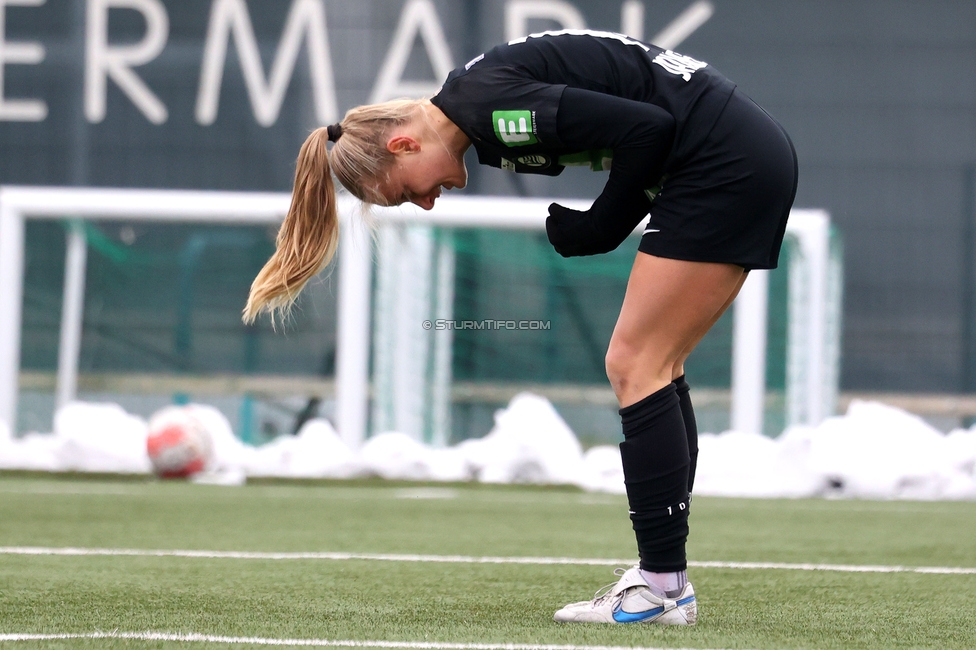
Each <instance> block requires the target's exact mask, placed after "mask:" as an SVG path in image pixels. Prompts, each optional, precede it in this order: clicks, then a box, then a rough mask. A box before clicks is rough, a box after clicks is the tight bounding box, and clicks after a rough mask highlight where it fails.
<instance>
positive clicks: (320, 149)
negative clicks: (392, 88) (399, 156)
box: [243, 99, 422, 323]
mask: <svg viewBox="0 0 976 650" xmlns="http://www.w3.org/2000/svg"><path fill="white" fill-rule="evenodd" d="M421 102H422V100H413V99H400V100H394V101H391V102H385V103H383V104H372V105H369V106H360V107H358V108H353V109H351V110H349V111H348V112H347V113H346V116H345V117H344V118H343V119H342V122H341V126H342V135H341V137H339V138H338V139H337V140H336V142H335V144H334V145H333V146H332V151H331V153H330V152H329V151H328V149H327V148H326V143H327V142H328V139H329V136H328V132H327V130H326V128H325V127H321V128H318V129H315V130H314V131H312V133H311V134H310V135H309V136H308V138H307V139H306V140H305V143H304V144H303V145H302V148H301V151H300V152H299V153H298V162H297V164H296V166H295V187H294V189H293V190H292V195H291V206H290V207H289V208H288V214H287V215H286V216H285V220H284V222H283V223H282V224H281V228H280V229H279V230H278V237H277V240H276V241H275V252H274V254H272V256H271V258H270V259H269V260H268V261H267V263H265V265H264V267H263V268H262V269H261V271H260V272H259V273H258V275H257V277H256V278H254V282H253V283H251V292H250V295H249V296H248V299H247V305H246V306H245V307H244V316H243V319H244V322H245V323H253V322H254V320H255V319H256V318H257V317H258V315H259V314H260V313H261V312H263V311H266V312H269V313H270V314H271V318H272V322H274V317H275V314H276V313H277V314H278V315H279V316H280V317H282V318H286V317H287V316H288V313H289V311H290V310H291V307H292V305H293V304H294V303H295V300H296V299H297V298H298V294H299V293H301V291H302V289H303V288H304V287H305V284H306V283H307V282H308V281H309V280H311V279H312V278H313V277H314V276H315V275H316V274H318V273H319V271H321V270H322V269H324V268H325V267H326V266H328V264H329V262H330V261H332V257H333V256H334V255H335V251H336V247H337V246H338V244H339V214H338V211H337V209H336V190H335V184H334V183H333V181H332V175H333V174H335V177H336V178H337V179H339V182H340V183H342V185H343V187H345V188H346V189H347V190H348V191H349V193H350V194H352V195H353V196H355V197H356V198H358V199H360V200H361V201H363V202H364V203H370V204H383V203H385V199H384V197H383V196H382V195H381V194H380V192H379V188H378V187H377V181H378V180H379V179H380V177H381V176H382V175H383V174H386V173H387V172H388V171H389V169H390V167H391V165H392V163H393V154H392V153H390V152H389V151H388V150H387V148H386V140H387V138H388V136H389V133H390V131H391V130H393V129H394V128H395V127H397V126H401V125H403V124H405V123H407V122H409V121H410V120H411V119H412V118H413V117H414V116H415V115H416V114H417V112H418V110H419V108H420V104H421Z"/></svg>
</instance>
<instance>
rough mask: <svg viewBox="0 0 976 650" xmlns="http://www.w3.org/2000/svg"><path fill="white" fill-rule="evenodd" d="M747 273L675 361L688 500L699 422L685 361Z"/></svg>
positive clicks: (713, 323)
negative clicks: (692, 401) (686, 452)
mask: <svg viewBox="0 0 976 650" xmlns="http://www.w3.org/2000/svg"><path fill="white" fill-rule="evenodd" d="M746 277H747V274H746V273H743V274H742V278H741V279H740V280H739V286H737V287H736V288H735V290H734V291H733V292H732V295H731V296H729V299H728V301H727V302H726V303H725V305H724V306H723V307H722V309H721V310H720V311H719V313H717V314H715V318H713V319H712V321H711V322H710V323H708V326H707V327H705V328H703V329H702V331H701V334H700V335H699V336H698V337H697V338H696V339H695V341H694V342H693V343H692V344H691V346H690V347H688V349H686V350H685V351H684V352H683V353H682V354H681V356H680V357H679V358H678V361H677V362H676V363H675V367H674V370H673V371H672V373H671V374H672V375H673V377H674V380H673V381H674V386H675V391H676V392H677V393H678V401H679V402H680V403H681V418H682V419H683V420H684V423H685V434H686V437H687V439H688V456H689V459H690V465H689V467H688V500H689V501H690V500H691V492H692V488H694V486H695V470H696V468H697V467H698V422H697V420H696V419H695V409H694V406H692V403H691V394H690V386H688V381H687V380H686V379H685V361H686V360H687V359H688V355H690V354H691V352H692V350H694V349H695V348H696V347H697V346H698V344H699V343H700V342H701V340H702V339H703V338H704V337H705V334H707V333H708V331H709V330H711V329H712V327H713V326H714V325H715V323H717V322H718V319H719V318H721V317H722V315H723V314H724V313H725V312H726V311H728V308H729V307H730V306H731V305H732V301H733V300H735V297H736V296H737V295H739V291H740V290H741V289H742V284H743V283H744V282H745V281H746Z"/></svg>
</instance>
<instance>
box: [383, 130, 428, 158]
mask: <svg viewBox="0 0 976 650" xmlns="http://www.w3.org/2000/svg"><path fill="white" fill-rule="evenodd" d="M386 149H387V151H389V152H390V153H392V154H393V155H394V156H396V155H400V154H407V153H417V152H418V151H420V143H419V142H417V140H416V139H415V138H411V137H410V136H409V135H394V136H392V137H391V138H390V139H389V140H387V141H386Z"/></svg>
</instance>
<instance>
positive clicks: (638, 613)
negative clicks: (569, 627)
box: [552, 566, 698, 625]
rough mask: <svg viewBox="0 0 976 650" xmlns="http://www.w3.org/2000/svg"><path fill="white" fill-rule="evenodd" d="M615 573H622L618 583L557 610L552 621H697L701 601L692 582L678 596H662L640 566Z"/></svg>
mask: <svg viewBox="0 0 976 650" xmlns="http://www.w3.org/2000/svg"><path fill="white" fill-rule="evenodd" d="M614 574H616V575H619V576H620V580H619V581H617V583H616V584H613V585H607V586H606V587H604V588H603V589H600V590H599V591H598V592H596V596H595V597H594V598H593V600H587V601H583V602H580V603H571V604H569V605H566V606H565V607H563V608H562V609H561V610H559V611H558V612H556V613H555V615H554V616H553V617H552V618H553V620H554V621H556V622H557V623H657V624H658V625H694V624H695V622H696V621H697V620H698V601H696V600H695V588H694V587H692V586H691V583H690V582H689V583H688V584H686V585H685V586H684V588H683V589H682V590H681V593H680V594H678V595H677V596H676V597H674V598H662V597H661V596H657V595H655V594H653V593H652V592H651V588H650V587H649V586H648V585H647V582H646V581H645V580H644V577H643V576H642V575H641V572H640V566H635V567H632V568H630V569H627V570H624V569H617V570H616V571H614ZM604 589H607V591H604ZM601 592H602V593H601Z"/></svg>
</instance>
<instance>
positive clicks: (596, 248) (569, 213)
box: [546, 203, 615, 257]
mask: <svg viewBox="0 0 976 650" xmlns="http://www.w3.org/2000/svg"><path fill="white" fill-rule="evenodd" d="M592 217H593V215H592V214H591V213H590V212H589V211H586V212H581V211H580V210H571V209H570V208H567V207H564V206H561V205H559V204H558V203H553V204H551V205H550V206H549V218H548V219H546V235H548V236H549V243H550V244H552V247H553V248H555V249H556V252H557V253H559V254H560V255H562V256H563V257H575V256H579V255H596V254H598V253H606V252H607V251H608V250H612V249H613V248H615V246H614V247H611V248H609V249H608V248H606V242H604V241H603V237H602V236H601V234H600V233H599V232H598V231H597V229H596V228H595V227H594V226H593V218H592Z"/></svg>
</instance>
